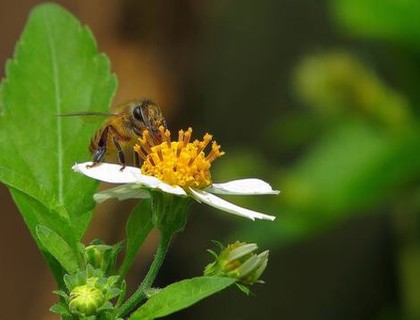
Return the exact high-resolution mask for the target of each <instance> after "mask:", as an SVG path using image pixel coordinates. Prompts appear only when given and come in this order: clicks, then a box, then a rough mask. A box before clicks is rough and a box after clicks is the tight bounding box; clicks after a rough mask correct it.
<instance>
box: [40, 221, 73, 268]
mask: <svg viewBox="0 0 420 320" xmlns="http://www.w3.org/2000/svg"><path fill="white" fill-rule="evenodd" d="M36 234H37V237H38V239H39V241H40V242H41V244H42V245H43V247H44V248H45V249H46V250H47V251H48V252H49V253H50V254H51V255H52V256H53V257H54V258H55V259H57V261H58V262H60V264H61V265H62V267H63V268H64V269H65V270H66V271H67V273H69V274H73V273H75V272H76V271H77V269H78V263H77V262H78V257H77V254H76V253H75V252H74V251H73V249H72V248H71V247H70V246H69V245H68V243H67V242H66V241H65V240H64V239H63V238H62V237H60V236H59V235H58V234H57V233H55V232H54V231H53V230H51V229H50V228H48V227H46V226H44V225H37V226H36Z"/></svg>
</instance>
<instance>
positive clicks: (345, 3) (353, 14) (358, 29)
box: [332, 0, 420, 46]
mask: <svg viewBox="0 0 420 320" xmlns="http://www.w3.org/2000/svg"><path fill="white" fill-rule="evenodd" d="M332 9H333V13H334V15H335V17H336V20H337V22H338V23H339V24H340V25H342V26H344V27H345V28H346V29H347V30H348V31H349V32H351V33H353V34H356V35H359V36H364V37H370V38H374V39H382V40H389V41H398V42H405V43H409V44H416V45H417V46H418V45H420V19H419V17H420V1H418V0H405V1H396V0H336V1H333V2H332Z"/></svg>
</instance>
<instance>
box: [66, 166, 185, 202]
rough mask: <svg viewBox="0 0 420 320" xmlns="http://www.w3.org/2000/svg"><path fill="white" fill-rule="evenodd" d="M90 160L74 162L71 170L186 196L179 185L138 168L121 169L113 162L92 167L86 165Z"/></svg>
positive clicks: (110, 180) (100, 178) (108, 180)
mask: <svg viewBox="0 0 420 320" xmlns="http://www.w3.org/2000/svg"><path fill="white" fill-rule="evenodd" d="M91 164H92V162H85V163H80V164H77V163H76V164H75V165H74V166H73V170H74V171H75V172H79V173H82V174H84V175H86V176H88V177H90V178H93V179H96V180H100V181H105V182H110V183H136V184H139V185H143V186H145V187H147V188H150V189H160V190H162V191H163V192H166V193H172V194H175V195H178V196H186V195H187V194H186V193H185V191H184V189H182V188H181V187H179V186H171V185H169V184H167V183H165V182H163V181H161V180H159V179H158V178H156V177H152V176H146V175H144V174H141V172H140V169H139V168H136V167H130V166H127V167H125V168H124V169H123V170H121V165H118V164H113V163H105V162H104V163H100V164H98V165H96V166H94V167H88V166H89V165H91Z"/></svg>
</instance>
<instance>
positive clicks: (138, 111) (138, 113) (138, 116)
mask: <svg viewBox="0 0 420 320" xmlns="http://www.w3.org/2000/svg"><path fill="white" fill-rule="evenodd" d="M133 116H134V118H135V119H136V120H139V121H142V120H143V117H142V115H141V109H140V107H135V108H134V110H133Z"/></svg>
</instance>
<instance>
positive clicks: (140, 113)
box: [133, 99, 167, 142]
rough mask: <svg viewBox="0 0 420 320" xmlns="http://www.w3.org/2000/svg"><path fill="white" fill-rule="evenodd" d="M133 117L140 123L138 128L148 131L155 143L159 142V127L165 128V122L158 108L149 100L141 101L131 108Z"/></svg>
mask: <svg viewBox="0 0 420 320" xmlns="http://www.w3.org/2000/svg"><path fill="white" fill-rule="evenodd" d="M133 117H134V119H135V120H136V121H139V122H140V126H141V127H143V128H145V129H147V130H149V132H150V134H151V136H152V137H153V139H154V140H155V141H156V142H161V140H162V139H161V137H160V131H159V127H160V126H163V127H164V128H165V129H166V128H167V124H166V120H165V118H164V117H163V115H162V112H161V111H160V108H159V107H158V106H157V105H156V103H154V102H153V101H151V100H149V99H143V100H140V101H138V102H137V103H136V105H135V106H134V108H133Z"/></svg>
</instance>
